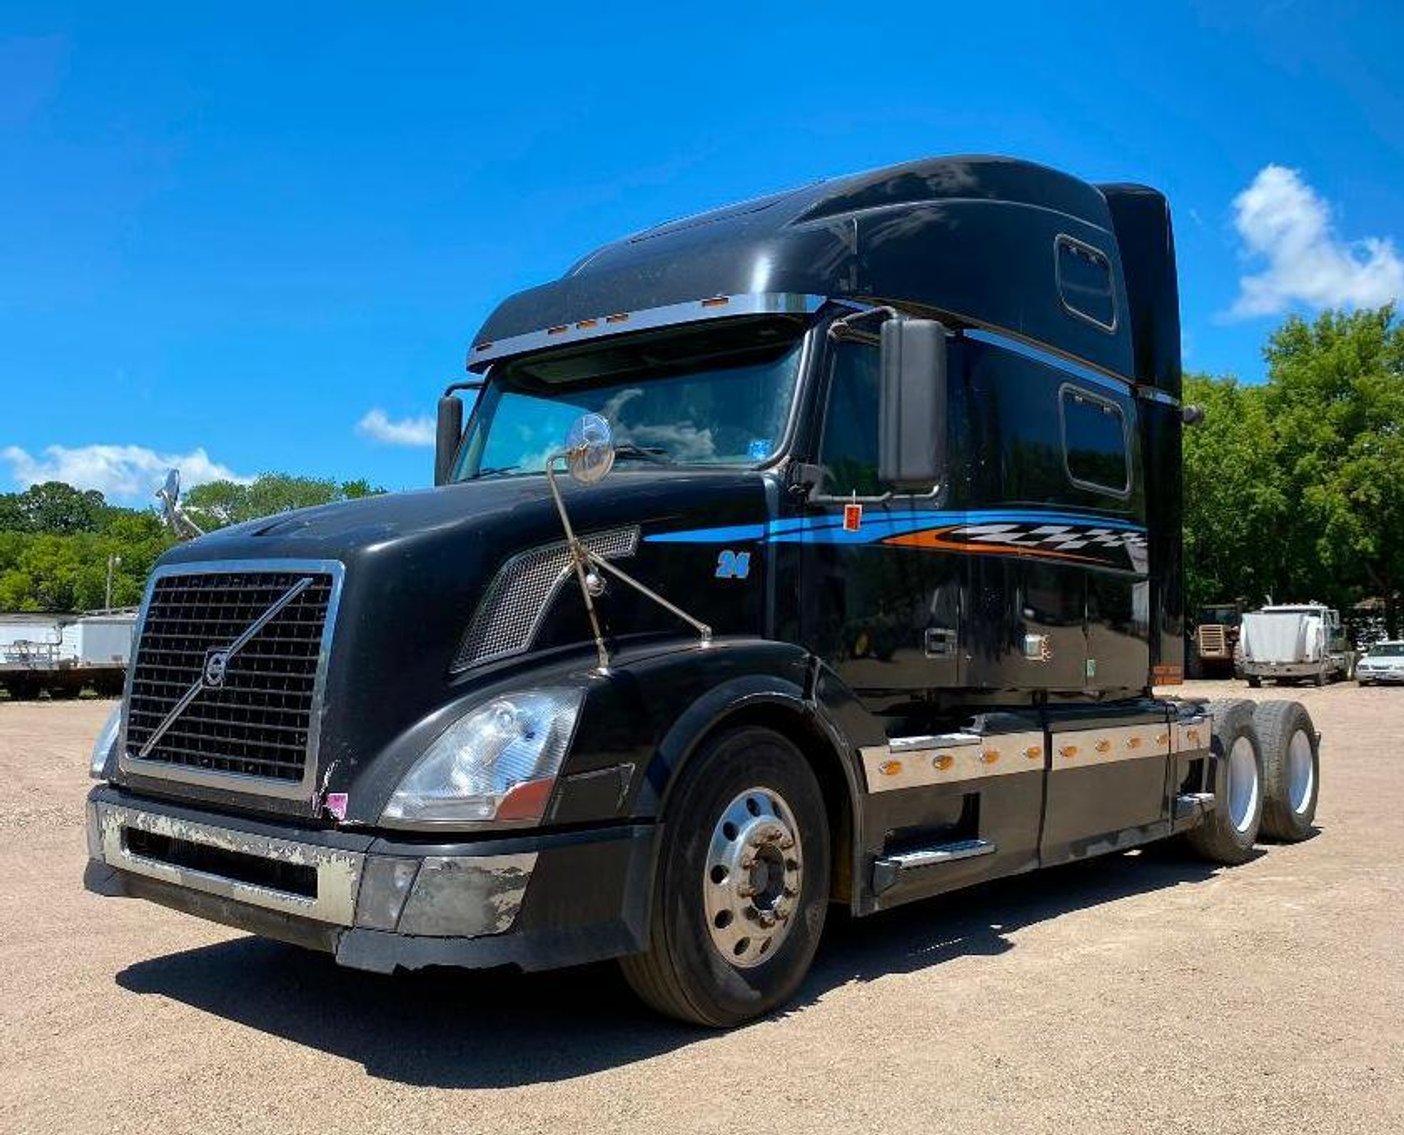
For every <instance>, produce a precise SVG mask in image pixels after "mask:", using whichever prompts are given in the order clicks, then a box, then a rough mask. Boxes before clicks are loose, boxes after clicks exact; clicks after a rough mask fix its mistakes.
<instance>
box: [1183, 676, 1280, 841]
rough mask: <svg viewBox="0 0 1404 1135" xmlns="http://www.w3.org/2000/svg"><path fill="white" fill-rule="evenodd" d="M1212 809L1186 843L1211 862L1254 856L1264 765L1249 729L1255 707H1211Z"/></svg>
mask: <svg viewBox="0 0 1404 1135" xmlns="http://www.w3.org/2000/svg"><path fill="white" fill-rule="evenodd" d="M1210 711H1211V712H1212V713H1213V714H1214V735H1213V738H1212V740H1211V742H1210V744H1211V747H1212V749H1213V752H1214V756H1215V760H1214V762H1213V764H1212V766H1211V768H1212V775H1213V779H1214V808H1213V810H1212V811H1210V812H1209V813H1208V814H1207V815H1206V816H1205V817H1204V819H1203V820H1202V821H1201V822H1200V824H1199V826H1198V827H1196V828H1191V829H1190V831H1189V832H1188V833H1187V836H1186V838H1187V839H1188V841H1189V845H1190V847H1192V848H1193V849H1194V850H1195V851H1196V852H1197V853H1198V854H1199V855H1201V856H1203V857H1204V858H1205V859H1208V860H1209V861H1210V862H1213V863H1223V864H1227V865H1234V864H1238V863H1245V862H1247V861H1248V860H1249V859H1251V858H1252V857H1253V844H1254V843H1256V842H1257V838H1258V827H1259V825H1260V823H1261V822H1262V816H1263V762H1262V754H1261V751H1260V747H1259V743H1258V733H1257V730H1256V729H1255V728H1254V726H1253V703H1252V702H1250V701H1245V700H1241V699H1239V700H1233V701H1224V702H1215V703H1212V704H1211V705H1210Z"/></svg>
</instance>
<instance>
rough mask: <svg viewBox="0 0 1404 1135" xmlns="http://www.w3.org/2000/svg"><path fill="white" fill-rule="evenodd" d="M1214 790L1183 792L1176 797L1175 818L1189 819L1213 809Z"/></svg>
mask: <svg viewBox="0 0 1404 1135" xmlns="http://www.w3.org/2000/svg"><path fill="white" fill-rule="evenodd" d="M1213 808H1214V794H1213V793H1212V792H1182V793H1180V795H1178V796H1176V797H1175V819H1176V820H1187V819H1189V818H1190V817H1191V816H1197V815H1200V814H1201V813H1204V812H1210V811H1213Z"/></svg>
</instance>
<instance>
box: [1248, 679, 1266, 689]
mask: <svg viewBox="0 0 1404 1135" xmlns="http://www.w3.org/2000/svg"><path fill="white" fill-rule="evenodd" d="M1248 688H1249V689H1250V690H1261V689H1262V688H1263V680H1262V679H1261V678H1249V679H1248Z"/></svg>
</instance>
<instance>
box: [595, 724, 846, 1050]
mask: <svg viewBox="0 0 1404 1135" xmlns="http://www.w3.org/2000/svg"><path fill="white" fill-rule="evenodd" d="M662 831H663V845H662V847H661V849H660V853H659V862H658V872H657V879H656V883H655V889H654V895H653V914H652V921H651V924H650V933H649V944H648V949H647V950H645V951H644V952H643V953H641V954H635V955H632V956H630V957H626V958H622V959H620V968H621V969H622V970H623V973H624V977H625V979H626V980H627V981H628V983H629V985H630V986H631V987H632V988H633V990H634V992H635V993H637V994H638V995H639V997H640V998H642V999H643V1000H644V1001H645V1002H647V1003H648V1004H649V1005H650V1006H651V1007H652V1008H654V1009H656V1010H657V1011H658V1012H660V1013H664V1014H666V1015H668V1016H670V1017H677V1018H678V1019H680V1020H683V1021H688V1022H691V1023H694V1024H700V1025H710V1026H712V1027H716V1028H720V1027H726V1026H730V1025H737V1024H740V1023H742V1022H743V1021H747V1020H750V1019H752V1018H754V1017H758V1016H761V1015H762V1014H764V1013H767V1012H770V1011H771V1010H772V1009H775V1008H777V1007H779V1006H780V1005H783V1004H784V1003H785V1002H786V1001H788V1000H789V999H790V997H792V996H793V995H794V993H795V991H796V990H797V989H798V988H799V985H800V983H801V982H802V981H803V980H804V977H805V974H806V973H808V971H809V965H810V962H811V961H812V960H813V958H814V951H815V950H816V948H817V947H818V945H819V936H820V934H821V932H822V931H823V928H824V915H825V912H826V908H827V904H828V897H829V829H828V820H827V817H826V815H825V810H824V798H823V795H822V794H821V792H820V789H819V784H818V781H816V780H815V777H814V773H813V772H812V771H811V770H810V768H809V765H808V763H807V762H806V761H805V759H804V756H803V755H802V754H801V753H800V751H799V750H798V749H797V748H796V747H795V746H794V745H793V744H792V743H791V742H790V741H789V740H788V739H786V738H785V737H783V736H781V735H780V734H779V733H776V732H774V731H773V730H770V729H763V728H757V727H746V728H741V729H734V730H729V731H727V732H725V733H722V734H719V735H718V736H717V737H716V738H714V739H713V740H712V741H710V742H708V743H707V744H706V747H705V748H704V750H703V751H702V752H700V753H698V754H697V755H696V756H695V757H694V758H693V759H692V761H691V762H690V763H689V765H688V767H687V768H686V769H684V771H683V773H682V779H681V780H680V782H679V783H678V785H677V787H676V788H675V789H674V791H673V793H672V795H671V796H670V798H669V801H668V804H667V806H666V808H665V810H664V816H663V825H662Z"/></svg>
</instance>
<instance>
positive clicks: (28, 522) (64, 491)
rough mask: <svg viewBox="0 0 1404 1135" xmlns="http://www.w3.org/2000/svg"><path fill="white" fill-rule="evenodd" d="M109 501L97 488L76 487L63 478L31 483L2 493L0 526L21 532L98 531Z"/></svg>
mask: <svg viewBox="0 0 1404 1135" xmlns="http://www.w3.org/2000/svg"><path fill="white" fill-rule="evenodd" d="M106 507H107V504H106V502H105V501H104V500H103V498H102V494H101V493H100V492H98V491H97V490H96V489H88V490H86V491H85V490H81V489H75V488H74V487H73V486H72V485H66V484H64V483H63V482H62V481H45V482H44V483H43V484H39V485H31V486H30V487H29V488H27V489H25V490H24V492H22V493H6V494H4V495H3V496H0V529H4V530H7V531H12V532H13V531H18V532H53V533H58V534H63V533H69V532H95V531H96V530H97V529H98V527H99V526H100V525H101V523H102V519H103V512H104V510H105V509H106Z"/></svg>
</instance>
